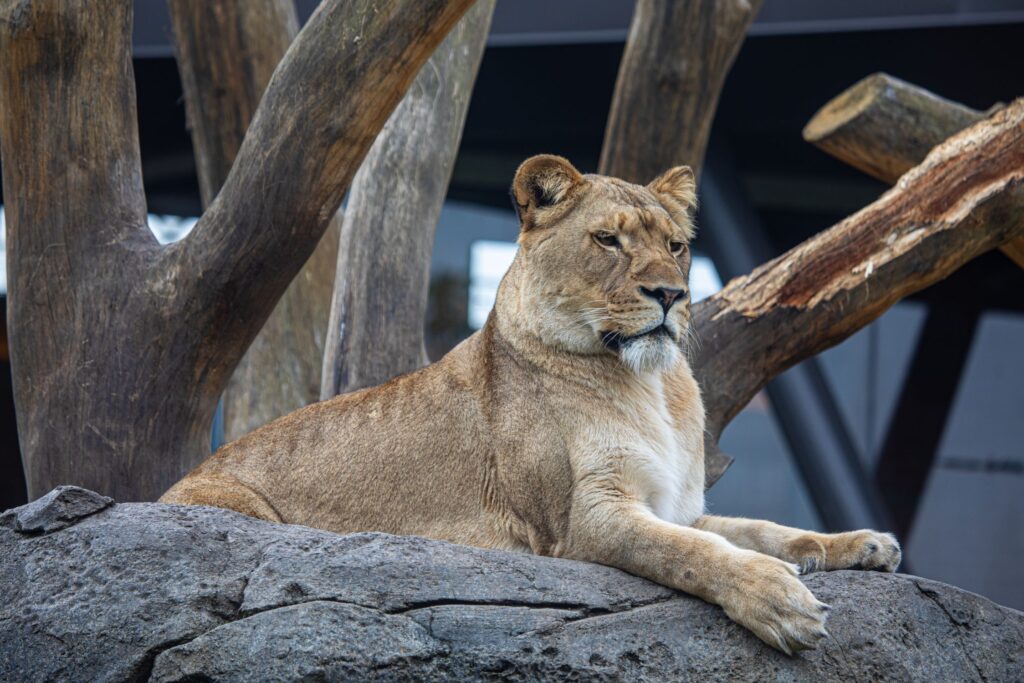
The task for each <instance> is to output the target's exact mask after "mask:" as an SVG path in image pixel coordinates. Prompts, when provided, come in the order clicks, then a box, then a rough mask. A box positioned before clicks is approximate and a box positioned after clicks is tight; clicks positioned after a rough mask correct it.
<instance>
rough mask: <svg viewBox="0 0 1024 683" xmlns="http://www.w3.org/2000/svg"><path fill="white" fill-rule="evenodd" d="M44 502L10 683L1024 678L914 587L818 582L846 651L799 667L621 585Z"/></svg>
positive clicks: (219, 513) (18, 593) (876, 578)
mask: <svg viewBox="0 0 1024 683" xmlns="http://www.w3.org/2000/svg"><path fill="white" fill-rule="evenodd" d="M78 491H81V490H80V489H79V490H78ZM54 493H55V494H56V493H58V492H54ZM85 493H88V492H85ZM69 496H70V497H69ZM92 496H95V494H92ZM51 497H52V498H51ZM46 498H47V499H50V502H48V503H45V504H43V503H42V500H43V499H41V500H40V501H37V502H36V503H33V504H31V505H30V506H26V507H24V508H19V509H18V510H12V511H9V512H8V513H5V514H4V515H3V517H0V519H2V520H4V522H3V524H2V525H0V598H2V602H0V680H3V681H7V680H11V681H51V680H73V681H79V680H82V681H84V680H89V681H93V680H96V681H141V680H153V681H234V680H238V681H253V680H361V679H374V680H449V679H469V680H473V679H476V680H479V679H501V680H537V679H544V680H628V681H633V680H765V679H767V680H785V681H803V680H807V681H820V680H851V681H853V680H892V681H914V680H918V681H939V680H942V681H945V680H987V681H1014V680H1021V678H1022V667H1024V614H1022V613H1020V612H1017V611H1015V610H1012V609H1009V608H1005V607H1000V606H999V605H996V604H994V603H992V602H990V601H988V600H986V599H984V598H982V597H980V596H977V595H974V594H971V593H967V592H965V591H961V590H959V589H956V588H953V587H951V586H947V585H944V584H941V583H937V582H934V581H929V580H926V579H921V578H917V577H912V576H902V575H888V574H876V573H866V572H832V573H828V574H815V575H812V576H810V577H808V578H807V579H806V581H807V584H808V586H809V587H810V588H811V589H812V590H813V591H814V592H815V594H816V595H817V596H818V597H819V598H821V599H822V600H824V601H825V602H828V603H830V604H831V605H832V606H833V608H834V609H833V611H832V614H831V617H830V619H829V630H830V631H831V633H832V639H831V640H829V641H826V642H825V643H824V644H823V646H822V647H820V648H819V649H818V650H816V651H813V652H805V653H803V654H801V655H799V656H797V657H793V658H789V657H786V656H785V655H782V654H780V653H778V652H776V651H774V650H771V649H770V648H768V647H767V646H765V645H763V644H762V643H761V642H760V641H758V640H757V639H756V638H754V637H753V636H752V635H751V634H750V633H748V632H747V631H745V630H744V629H742V628H741V627H739V626H737V625H736V624H734V623H733V622H731V621H730V620H729V619H728V618H727V617H726V616H725V615H724V614H723V613H722V611H721V610H720V609H719V608H717V607H715V606H713V605H709V604H707V603H704V602H702V601H700V600H697V599H695V598H691V597H688V596H685V595H681V594H678V593H676V592H674V591H671V590H668V589H666V588H664V587H662V586H658V585H656V584H653V583H650V582H648V581H645V580H643V579H639V578H637V577H634V576H630V575H629V574H625V573H623V572H620V571H618V570H615V569H611V568H609V567H602V566H599V565H591V564H585V563H579V562H570V561H566V560H555V559H552V558H544V557H534V556H530V555H524V554H518V553H506V552H497V551H485V550H480V549H476V548H468V547H463V546H456V545H451V544H447V543H441V542H438V541H430V540H426V539H421V538H411V537H410V538H405V537H395V536H388V535H385V534H353V535H350V536H337V535H334V534H330V533H326V532H322V531H317V530H314V529H308V528H305V527H298V526H289V525H274V524H267V523H264V522H260V521H258V520H254V519H250V518H248V517H244V516H242V515H238V514H235V513H232V512H227V511H224V510H216V509H213V508H186V507H179V506H167V505H157V504H132V503H128V504H121V505H116V506H111V505H110V504H109V502H108V503H105V504H104V505H103V507H95V505H96V504H97V503H94V504H93V507H94V509H91V510H90V511H89V512H84V513H83V514H84V515H85V516H84V517H83V516H82V515H81V514H77V513H74V514H72V512H71V511H75V510H88V509H89V507H90V506H89V505H84V506H82V507H79V506H78V504H77V503H73V501H75V500H93V499H92V498H91V497H90V496H82V495H81V494H78V493H75V494H74V495H73V496H72V495H71V494H69V493H67V492H66V491H65V492H64V493H60V494H58V495H54V494H50V495H49V496H47V497H46ZM61 499H62V500H64V502H63V503H60V505H61V506H64V507H63V508H61V510H60V511H57V508H53V506H54V505H55V503H54V501H55V500H61ZM95 500H98V501H102V500H103V499H102V497H96V499H95ZM32 505H41V507H40V508H37V510H41V509H44V508H51V509H53V510H54V512H53V513H52V517H50V518H49V519H51V520H66V521H67V524H63V526H59V525H58V526H53V524H55V523H57V522H56V521H47V522H39V521H35V522H31V521H30V520H43V519H46V518H47V515H43V514H42V513H32V514H27V508H30V507H31V506H32ZM48 514H49V513H48ZM34 515H41V516H34ZM8 520H15V521H8ZM16 520H22V521H16ZM26 520H29V521H26ZM75 521H77V523H74V522H75ZM68 524H73V525H72V526H68ZM19 525H21V526H20V527H19ZM55 529H62V530H60V531H56V532H55V533H53V531H54V530H55ZM26 530H28V531H29V532H31V533H25V532H26ZM45 532H51V533H45Z"/></svg>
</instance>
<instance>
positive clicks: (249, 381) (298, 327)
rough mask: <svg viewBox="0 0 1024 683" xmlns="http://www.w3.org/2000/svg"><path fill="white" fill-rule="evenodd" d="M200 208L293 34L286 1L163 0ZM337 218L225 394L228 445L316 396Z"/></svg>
mask: <svg viewBox="0 0 1024 683" xmlns="http://www.w3.org/2000/svg"><path fill="white" fill-rule="evenodd" d="M169 8H170V12H171V19H172V22H173V26H174V39H175V44H176V52H177V57H178V69H179V71H180V73H181V80H182V84H183V85H184V90H185V104H186V108H187V111H188V117H189V124H190V125H189V127H190V130H191V132H192V143H193V147H194V149H195V155H196V166H197V170H198V172H199V186H200V190H201V193H202V196H203V205H204V206H209V205H210V203H211V202H212V201H213V199H214V197H216V195H217V192H218V191H219V190H220V188H221V185H222V184H223V183H224V180H225V178H227V176H228V172H229V171H230V170H231V165H232V164H233V163H234V160H235V156H236V155H237V154H238V149H239V147H241V144H242V140H243V138H244V137H245V133H246V130H247V129H248V128H249V123H250V121H251V120H252V116H253V114H254V113H255V111H256V108H257V107H258V105H259V102H260V98H261V97H262V96H263V91H264V90H265V88H266V86H267V83H268V82H269V81H270V77H271V74H272V73H273V71H274V68H275V67H276V66H277V64H278V63H279V62H280V61H281V58H282V57H283V56H284V53H285V51H286V50H287V49H288V46H289V45H290V44H291V42H292V40H293V39H294V38H295V35H296V33H297V32H298V19H297V18H296V16H295V5H294V2H293V0H222V1H220V2H209V1H208V0H171V2H170V3H169ZM339 226H340V220H339V219H338V218H335V219H334V220H332V221H331V223H330V226H329V227H328V229H327V231H326V232H325V233H324V236H323V237H322V238H321V240H320V242H319V244H318V246H317V247H316V249H315V250H314V252H313V255H312V256H311V257H310V259H309V260H308V261H307V262H306V264H305V266H303V268H302V271H301V272H300V273H299V274H298V275H297V276H296V277H295V279H294V280H292V282H291V284H290V285H289V286H288V289H287V290H285V293H284V295H283V296H282V297H281V300H280V301H279V302H278V304H277V306H276V307H275V308H274V312H273V313H272V314H271V315H270V318H269V319H268V320H267V322H266V324H265V325H264V326H263V328H262V329H261V330H260V333H259V334H258V335H257V337H256V339H255V340H253V342H252V344H251V345H250V346H249V349H248V350H247V351H246V352H245V355H244V356H243V357H242V360H241V361H240V362H239V364H238V367H237V368H236V369H235V371H234V373H233V374H232V376H231V380H230V381H229V382H228V386H227V389H226V390H225V391H224V404H223V405H224V436H225V439H226V440H228V441H233V440H234V439H237V438H238V437H240V436H243V435H244V434H247V433H248V432H250V431H252V430H253V429H256V428H257V427H259V426H261V425H264V424H266V423H268V422H270V421H271V420H273V419H275V418H277V417H280V416H281V415H284V414H285V413H288V412H291V411H293V410H296V409H298V408H301V407H302V406H304V405H307V404H309V403H312V402H313V401H316V400H317V399H318V398H319V395H320V392H319V389H320V366H321V363H322V360H323V351H324V340H325V339H326V337H327V321H328V316H329V315H330V302H331V292H332V289H333V285H334V269H335V265H336V262H337V259H338V234H339Z"/></svg>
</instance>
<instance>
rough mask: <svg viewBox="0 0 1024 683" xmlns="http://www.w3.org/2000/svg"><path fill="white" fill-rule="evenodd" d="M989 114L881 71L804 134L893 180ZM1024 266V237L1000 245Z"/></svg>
mask: <svg viewBox="0 0 1024 683" xmlns="http://www.w3.org/2000/svg"><path fill="white" fill-rule="evenodd" d="M986 115H987V114H986V113H984V112H980V111H975V110H974V109H970V108H969V107H965V106H963V105H962V104H957V103H956V102H951V101H950V100H947V99H943V98H941V97H939V96H938V95H935V94H933V93H930V92H928V91H927V90H924V89H923V88H918V87H917V86H915V85H911V84H910V83H906V82H904V81H901V80H900V79H898V78H893V77H892V76H889V75H888V74H883V73H877V74H872V75H871V76H868V77H867V78H865V79H863V80H861V81H859V82H858V83H856V84H855V85H853V86H852V87H850V88H848V89H847V90H845V91H844V92H842V93H841V94H839V95H838V96H837V97H835V98H834V99H832V100H831V101H830V102H829V103H828V104H826V105H825V106H824V107H822V108H821V110H820V111H819V112H818V113H817V114H815V115H814V118H812V119H811V120H810V121H809V122H808V124H807V126H805V127H804V139H805V140H807V141H808V142H810V143H813V144H814V145H816V146H817V147H818V148H820V149H822V150H824V151H825V152H828V153H829V154H831V155H832V156H834V157H836V158H837V159H840V160H841V161H845V162H846V163H848V164H850V165H851V166H854V167H855V168H858V169H860V170H862V171H864V172H865V173H867V174H868V175H871V176H874V177H875V178H878V179H879V180H881V181H884V182H886V183H889V184H892V183H895V182H896V181H897V180H898V179H899V177H900V176H901V175H903V174H904V173H906V172H907V171H908V170H910V169H911V168H912V167H913V166H916V165H917V164H919V163H921V161H922V160H923V159H924V158H925V156H926V155H927V154H928V152H929V151H930V150H931V149H932V148H933V147H935V145H937V144H939V143H940V142H942V141H943V140H945V139H946V138H948V137H950V136H951V135H953V134H954V133H958V132H960V131H961V130H963V129H964V128H967V127H968V126H971V125H974V124H975V123H977V122H978V121H981V120H982V119H983V118H985V116H986ZM1001 250H1002V251H1003V253H1005V254H1006V255H1007V256H1009V257H1010V258H1011V259H1013V260H1014V261H1015V262H1016V263H1017V265H1019V266H1020V267H1022V268H1024V240H1014V241H1012V242H1010V243H1008V244H1004V245H1003V246H1002V247H1001Z"/></svg>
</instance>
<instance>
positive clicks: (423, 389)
mask: <svg viewBox="0 0 1024 683" xmlns="http://www.w3.org/2000/svg"><path fill="white" fill-rule="evenodd" d="M512 196H513V199H514V202H515V205H516V209H517V213H518V214H519V219H520V223H521V232H520V237H519V245H520V249H519V252H518V254H517V255H516V257H515V261H514V262H513V264H512V267H511V268H510V269H509V271H508V274H507V275H506V276H505V278H504V279H503V280H502V283H501V287H500V289H499V290H498V297H497V303H496V305H495V308H494V311H493V312H492V313H491V316H490V318H489V319H488V321H487V324H486V325H485V326H484V328H483V329H482V330H480V331H479V332H477V333H476V334H474V335H473V336H471V337H470V338H469V339H467V340H466V341H464V342H463V343H461V344H460V345H459V346H458V347H456V348H455V349H454V350H452V352H451V353H449V354H448V355H447V356H445V357H444V358H442V359H441V360H440V361H438V362H436V363H434V364H433V365H430V366H429V367H426V368H424V369H422V370H419V371H418V372H413V373H411V374H408V375H404V376H402V377H398V378H396V379H394V380H392V381H390V382H388V383H387V384H385V385H383V386H380V387H376V388H373V389H367V390H364V391H359V392H356V393H352V394H347V395H343V396H338V397H337V398H334V399H332V400H330V401H325V402H323V403H318V404H315V405H311V406H309V407H307V408H304V409H302V410H299V411H297V412H295V413H292V414H291V415H287V416H285V417H283V418H281V419H279V420H277V421H275V422H273V423H271V424H270V425H268V426H266V427H264V428H262V429H260V430H258V431H256V432H254V433H253V434H250V435H249V436H246V437H244V438H242V439H239V440H238V441H236V442H234V443H231V444H228V445H226V446H224V447H223V448H221V449H220V450H219V451H217V453H215V454H214V455H213V456H212V457H211V458H210V459H209V460H207V461H206V462H205V463H203V464H202V465H201V466H200V467H198V468H197V469H196V470H195V471H194V472H192V473H191V474H189V475H188V476H186V477H185V478H184V479H182V480H181V481H180V482H178V483H177V484H175V485H174V487H173V488H171V489H170V490H169V491H168V492H167V493H166V494H164V496H163V498H161V501H163V502H165V503H184V504H193V505H214V506H218V507H223V508H229V509H232V510H237V511H239V512H243V513H245V514H248V515H253V516H255V517H259V518H262V519H266V520H271V521H275V522H287V523H294V524H305V525H308V526H312V527H318V528H321V529H327V530H330V531H335V532H342V533H343V532H354V531H363V530H376V531H385V532H390V533H393V534H417V535H421V536H429V537H432V538H437V539H444V540H448V541H453V542H455V543H465V544H470V545H476V546H482V547H486V548H504V549H513V550H522V551H529V552H533V553H537V554H541V555H553V556H556V557H569V558H574V559H577V560H586V561H590V562H599V563H602V564H607V565H611V566H613V567H619V568H621V569H624V570H626V571H628V572H631V573H633V574H638V575H640V576H644V577H647V578H649V579H651V580H653V581H657V582H659V583H662V584H665V585H667V586H671V587H673V588H676V589H679V590H682V591H685V592H687V593H690V594H692V595H696V596H699V597H701V598H703V599H704V600H708V601H710V602H713V603H716V604H718V605H721V606H722V607H723V608H724V609H725V612H726V613H727V614H728V615H729V616H730V617H731V618H732V619H734V620H735V621H737V622H739V623H740V624H742V625H744V626H746V627H747V628H749V629H750V630H751V631H753V632H754V633H755V634H756V635H757V636H758V637H759V638H761V639H762V640H763V641H765V642H766V643H768V644H769V645H771V646H773V647H776V648H778V649H780V650H782V651H783V652H786V653H790V654H792V652H793V651H795V650H800V649H804V648H813V647H815V645H816V644H817V642H818V640H819V639H820V638H823V637H825V636H826V631H825V617H826V612H827V611H828V607H827V606H826V605H824V604H822V603H821V602H819V601H818V600H817V599H815V597H814V596H813V595H812V594H811V592H810V591H809V590H807V588H805V587H804V585H803V583H801V582H800V580H799V579H798V578H797V575H798V573H799V572H800V571H805V572H807V571H815V570H820V569H840V568H851V567H862V568H870V569H882V570H885V571H893V570H895V568H896V567H897V565H898V564H899V562H900V557H901V556H900V547H899V545H898V544H897V542H896V539H895V538H893V536H892V535H890V534H883V533H877V532H875V531H855V532H850V533H840V534H822V533H815V532H811V531H802V530H798V529H791V528H787V527H783V526H779V525H776V524H773V523H771V522H762V521H754V520H747V519H733V518H728V517H713V516H709V515H705V514H704V450H703V449H704V445H703V437H704V411H703V406H702V404H701V397H700V391H699V389H698V387H697V383H696V382H695V381H694V378H693V375H692V373H691V371H690V367H689V364H688V363H687V360H686V357H685V356H684V354H683V352H682V346H683V340H684V337H685V335H686V334H687V330H688V325H689V322H690V297H689V291H688V289H687V276H688V273H689V267H690V252H689V248H688V242H689V240H690V238H691V237H692V236H693V223H692V219H691V215H690V214H691V212H692V209H693V207H694V203H695V192H694V177H693V173H692V171H691V170H690V169H689V168H688V167H685V166H681V167H677V168H673V169H671V170H669V171H668V172H666V173H665V174H663V175H662V176H660V177H658V178H657V179H656V180H654V181H653V182H651V183H650V184H649V185H647V186H646V187H640V186H638V185H633V184H630V183H626V182H623V181H621V180H618V179H615V178H608V177H603V176H597V175H581V174H580V173H579V172H578V171H577V170H576V169H575V168H573V166H572V165H571V164H570V163H569V162H568V161H566V160H565V159H562V158H561V157H556V156H547V155H544V156H537V157H533V158H531V159H528V160H527V161H526V162H524V163H523V164H522V166H520V167H519V170H518V171H517V172H516V175H515V180H514V182H513V185H512Z"/></svg>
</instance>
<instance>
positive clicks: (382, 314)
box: [321, 0, 494, 399]
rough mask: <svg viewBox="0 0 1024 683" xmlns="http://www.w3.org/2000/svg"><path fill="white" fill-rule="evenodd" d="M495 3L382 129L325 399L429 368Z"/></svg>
mask: <svg viewBox="0 0 1024 683" xmlns="http://www.w3.org/2000/svg"><path fill="white" fill-rule="evenodd" d="M493 11H494V0H477V2H476V5H475V6H474V7H473V9H471V10H469V11H468V12H467V13H466V15H465V16H464V17H463V18H462V20H461V21H460V22H459V23H458V24H457V25H456V27H455V28H454V29H452V32H451V33H450V34H449V35H448V38H446V39H445V41H444V42H443V43H441V45H440V46H439V47H438V48H437V50H436V51H435V52H434V54H433V56H432V57H431V58H430V60H429V61H428V62H427V63H426V64H425V65H424V66H423V68H422V69H420V73H419V76H418V77H417V78H416V80H415V81H414V82H413V84H412V86H411V87H410V88H409V91H408V92H407V93H406V95H405V98H404V99H403V100H402V102H401V104H399V105H398V108H397V109H395V112H394V114H392V115H391V118H390V119H389V120H388V122H387V124H386V125H385V126H384V130H382V131H381V134H380V135H379V136H378V137H377V141H376V142H375V143H374V145H373V147H372V148H371V149H370V152H369V154H367V156H366V159H365V160H364V161H363V165H362V166H361V167H360V168H359V172H358V173H357V174H356V177H355V180H354V181H353V183H352V191H351V193H350V194H349V201H348V205H347V207H346V209H345V217H344V222H343V226H342V229H341V246H340V249H339V252H338V265H337V281H336V283H335V290H334V300H333V302H332V305H331V318H330V325H329V328H328V329H329V335H328V338H327V351H326V353H325V354H324V363H323V372H322V376H323V381H322V385H321V398H325V399H326V398H330V397H332V396H335V395H337V394H341V393H345V392H348V391H353V390H356V389H360V388H363V387H368V386H373V385H376V384H381V383H383V382H385V381H387V380H389V379H391V378H392V377H394V376H396V375H399V374H402V373H404V372H409V371H411V370H415V369H416V368H418V367H421V366H422V365H424V364H426V363H427V362H428V361H427V355H426V350H425V348H424V343H423V324H424V317H425V315H426V310H427V292H428V288H429V285H430V256H431V249H432V247H433V244H434V231H435V229H436V227H437V219H438V217H439V216H440V214H441V206H442V204H443V203H444V198H445V195H446V194H447V192H448V182H449V180H450V179H451V173H452V168H453V166H454V165H455V156H456V153H457V152H458V148H459V140H460V139H461V138H462V127H463V124H464V123H465V120H466V111H467V109H468V108H469V100H470V97H471V95H472V93H473V82H474V81H475V80H476V74H477V69H478V68H479V66H480V60H481V58H482V56H483V51H484V45H485V44H486V42H487V33H488V28H489V27H490V23H491V14H492V13H493Z"/></svg>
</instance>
